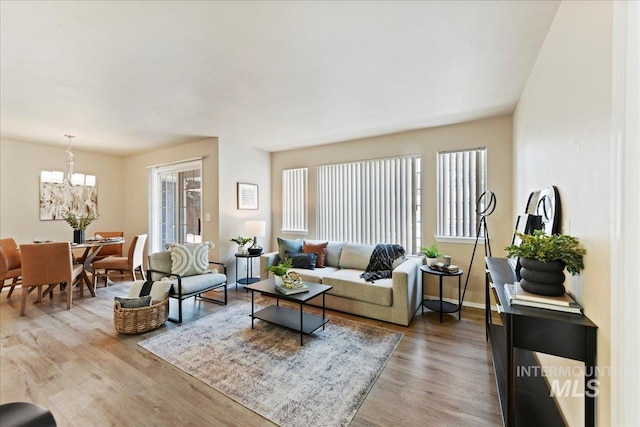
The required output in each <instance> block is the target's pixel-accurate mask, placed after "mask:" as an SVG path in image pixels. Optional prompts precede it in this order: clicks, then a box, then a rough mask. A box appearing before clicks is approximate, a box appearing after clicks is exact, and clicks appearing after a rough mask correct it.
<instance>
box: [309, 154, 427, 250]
mask: <svg viewBox="0 0 640 427" xmlns="http://www.w3.org/2000/svg"><path fill="white" fill-rule="evenodd" d="M421 159H422V158H421V156H406V157H396V158H389V159H378V160H366V161H358V162H351V163H340V164H332V165H323V166H318V167H317V168H316V172H317V206H316V209H317V211H316V216H317V218H316V219H317V224H316V225H317V233H318V234H317V238H319V239H323V240H336V241H349V242H355V243H363V244H369V245H373V244H376V243H397V244H400V245H402V246H403V247H404V248H405V250H406V252H407V253H416V252H417V251H418V249H419V248H420V244H421V242H420V233H419V231H418V230H417V228H418V227H419V224H420V223H419V221H417V212H419V200H420V199H419V185H418V183H417V182H418V179H419V172H420V162H421Z"/></svg>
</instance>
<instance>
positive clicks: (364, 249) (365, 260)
mask: <svg viewBox="0 0 640 427" xmlns="http://www.w3.org/2000/svg"><path fill="white" fill-rule="evenodd" d="M373 248H374V246H370V245H360V244H357V243H349V242H347V243H345V244H344V248H343V249H342V254H341V255H340V268H346V269H354V270H362V271H364V270H366V269H367V266H368V265H369V260H370V259H371V254H372V253H373ZM362 271H361V272H360V273H362Z"/></svg>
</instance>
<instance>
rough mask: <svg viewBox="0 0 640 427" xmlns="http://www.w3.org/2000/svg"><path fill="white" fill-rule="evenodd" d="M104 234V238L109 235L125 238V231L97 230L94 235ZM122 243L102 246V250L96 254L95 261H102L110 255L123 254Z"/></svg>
mask: <svg viewBox="0 0 640 427" xmlns="http://www.w3.org/2000/svg"><path fill="white" fill-rule="evenodd" d="M96 236H102V237H103V238H104V239H108V238H109V237H122V238H124V232H123V231H96V232H95V234H94V237H96ZM122 246H123V245H122V243H120V244H119V245H105V246H103V247H102V248H100V252H98V255H96V256H95V258H94V260H95V261H100V260H101V259H104V258H106V257H108V256H122Z"/></svg>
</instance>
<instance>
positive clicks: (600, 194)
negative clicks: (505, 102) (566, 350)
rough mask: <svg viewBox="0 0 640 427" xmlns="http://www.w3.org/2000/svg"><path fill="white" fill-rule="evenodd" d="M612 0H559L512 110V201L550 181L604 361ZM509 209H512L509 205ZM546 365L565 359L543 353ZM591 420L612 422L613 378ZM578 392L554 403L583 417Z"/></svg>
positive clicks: (572, 285) (574, 421)
mask: <svg viewBox="0 0 640 427" xmlns="http://www.w3.org/2000/svg"><path fill="white" fill-rule="evenodd" d="M611 44H612V4H611V2H578V1H575V2H574V1H570V2H566V1H565V2H562V4H561V5H560V8H559V9H558V12H557V14H556V17H555V20H554V22H553V24H552V25H551V28H550V30H549V33H548V35H547V38H546V40H545V43H544V45H543V47H542V49H541V51H540V54H539V56H538V59H537V61H536V64H535V66H534V68H533V70H532V72H531V75H530V76H529V79H528V81H527V84H526V87H525V89H524V91H523V93H522V96H521V99H520V102H519V104H518V107H517V109H516V112H515V114H514V183H515V185H514V193H513V198H514V202H515V205H514V206H515V207H516V208H518V207H520V206H523V205H524V203H525V202H526V198H527V196H528V194H529V192H530V191H532V190H534V189H536V188H539V187H543V186H546V185H549V184H551V185H556V186H557V187H558V189H559V192H560V200H561V203H562V223H563V224H564V229H563V231H564V233H565V234H571V235H573V236H576V237H578V238H579V239H580V240H581V242H582V243H583V244H584V246H585V247H586V249H587V256H586V258H585V267H586V268H585V270H584V272H583V274H582V275H580V276H579V277H575V278H574V277H569V278H568V282H567V285H568V288H569V290H570V291H572V292H573V293H574V295H576V296H577V299H578V300H579V302H580V303H581V304H582V305H583V307H584V310H585V314H586V315H587V316H588V317H589V318H590V319H591V320H593V321H594V322H595V323H596V324H597V325H598V326H599V330H598V365H599V366H609V365H610V360H611V355H610V337H611V331H610V308H609V307H610V304H609V303H610V292H611V286H613V285H615V284H612V283H610V267H609V253H610V249H611V245H610V238H611V235H610V225H611V221H612V218H611V203H612V201H613V199H612V194H611V191H610V190H611V188H612V187H611V184H612V180H611V176H612V170H611V164H612V160H613V159H612V157H611V143H610V132H611V96H612V88H611V77H612V74H611V60H612V50H611V49H612V48H611ZM514 214H515V212H514ZM541 362H542V363H544V364H548V365H559V364H565V363H567V362H565V361H564V360H563V359H558V358H549V357H541ZM600 381H601V386H600V395H599V396H598V399H597V424H598V425H600V426H606V425H610V417H611V414H610V406H609V401H608V399H609V396H610V387H611V378H610V377H608V376H601V377H600ZM582 402H583V401H582V398H578V397H569V398H565V399H560V400H559V403H560V406H561V409H562V410H563V413H564V415H565V417H566V418H567V420H568V422H569V425H583V424H584V414H583V406H582Z"/></svg>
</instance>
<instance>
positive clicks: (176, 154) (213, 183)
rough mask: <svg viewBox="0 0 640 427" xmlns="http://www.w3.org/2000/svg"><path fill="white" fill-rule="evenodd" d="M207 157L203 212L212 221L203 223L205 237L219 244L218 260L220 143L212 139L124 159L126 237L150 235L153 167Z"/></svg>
mask: <svg viewBox="0 0 640 427" xmlns="http://www.w3.org/2000/svg"><path fill="white" fill-rule="evenodd" d="M196 157H203V158H204V159H203V171H202V182H203V183H202V185H203V190H204V191H203V195H202V212H203V214H206V213H210V214H211V221H209V222H207V221H203V222H202V238H203V240H205V241H206V240H210V241H212V242H213V243H215V244H216V247H215V249H214V250H213V251H212V253H211V256H210V258H211V259H218V254H219V246H218V241H219V240H220V236H219V222H218V211H219V200H218V187H219V182H218V181H219V176H218V172H219V171H218V140H217V138H210V139H206V140H203V141H199V142H193V143H189V144H181V145H178V146H174V147H170V148H166V149H163V150H158V151H153V152H150V153H144V154H140V155H137V156H132V157H128V158H126V159H124V182H125V183H126V185H125V186H123V193H124V194H123V203H122V209H123V211H124V212H125V217H124V224H123V228H124V231H125V235H127V236H133V235H136V234H142V233H147V232H148V230H149V212H148V205H149V184H148V181H149V167H150V166H157V165H162V164H167V163H171V162H176V161H181V160H189V159H193V158H196Z"/></svg>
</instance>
